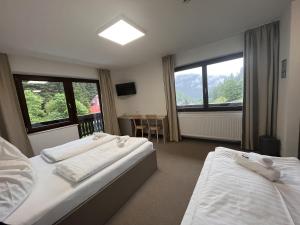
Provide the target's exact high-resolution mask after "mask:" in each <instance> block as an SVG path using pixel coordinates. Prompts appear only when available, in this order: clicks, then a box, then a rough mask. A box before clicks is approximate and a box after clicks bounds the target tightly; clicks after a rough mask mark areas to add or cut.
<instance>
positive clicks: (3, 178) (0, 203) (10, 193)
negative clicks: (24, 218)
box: [0, 137, 34, 221]
mask: <svg viewBox="0 0 300 225" xmlns="http://www.w3.org/2000/svg"><path fill="white" fill-rule="evenodd" d="M33 185H34V172H33V168H32V166H31V164H30V161H29V159H28V158H27V157H26V156H24V155H23V154H22V153H21V152H20V151H19V150H18V149H17V148H16V147H15V146H13V145H12V144H10V143H9V142H7V141H6V140H4V139H3V138H2V137H0V221H4V220H5V218H7V217H8V216H9V215H10V214H11V213H12V212H13V211H14V210H15V209H17V208H18V206H19V205H21V204H22V203H23V201H24V200H25V199H26V198H27V196H28V195H29V194H30V193H31V190H32V188H33Z"/></svg>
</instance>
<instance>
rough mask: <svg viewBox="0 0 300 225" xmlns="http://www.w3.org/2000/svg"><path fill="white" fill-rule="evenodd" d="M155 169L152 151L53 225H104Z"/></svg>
mask: <svg viewBox="0 0 300 225" xmlns="http://www.w3.org/2000/svg"><path fill="white" fill-rule="evenodd" d="M156 169H157V160H156V152H155V151H154V152H152V153H151V154H150V155H148V156H146V157H145V158H144V159H143V160H142V161H140V162H139V163H138V164H136V165H135V166H133V167H131V168H130V169H128V170H127V171H126V172H124V173H123V174H121V175H120V176H119V177H117V178H116V179H115V180H113V181H112V182H110V183H109V184H108V185H107V186H106V187H104V188H102V189H101V190H99V191H98V192H97V193H96V194H95V195H93V196H92V197H90V198H89V199H87V200H86V201H85V202H83V203H82V204H81V205H79V206H78V207H77V208H75V209H74V210H72V211H71V212H70V213H68V214H67V215H65V216H64V217H63V218H61V219H60V220H59V221H57V222H56V223H55V224H56V225H83V224H84V225H104V224H105V223H106V222H107V221H108V220H109V219H110V218H111V217H112V216H113V215H114V214H115V213H116V212H117V211H118V210H119V209H120V208H121V207H122V205H123V204H124V203H126V201H127V200H128V199H129V198H130V196H131V195H132V194H134V193H135V192H136V191H137V190H138V188H139V187H140V186H141V185H142V184H143V183H144V182H145V181H146V180H147V179H148V178H149V177H150V176H151V175H152V174H153V173H154V172H155V171H156Z"/></svg>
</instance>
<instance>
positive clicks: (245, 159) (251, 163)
mask: <svg viewBox="0 0 300 225" xmlns="http://www.w3.org/2000/svg"><path fill="white" fill-rule="evenodd" d="M252 157H253V156H252ZM234 159H235V161H236V162H237V163H238V164H240V165H241V166H243V167H245V168H247V169H249V170H252V171H254V172H256V173H258V174H260V175H261V176H263V177H265V178H267V179H268V180H270V181H276V180H278V179H279V178H280V171H279V170H277V169H275V168H273V167H269V168H267V167H265V166H263V165H262V164H261V163H259V162H257V161H255V160H252V159H251V155H250V156H249V154H247V153H243V154H240V153H239V154H236V155H235V158H234Z"/></svg>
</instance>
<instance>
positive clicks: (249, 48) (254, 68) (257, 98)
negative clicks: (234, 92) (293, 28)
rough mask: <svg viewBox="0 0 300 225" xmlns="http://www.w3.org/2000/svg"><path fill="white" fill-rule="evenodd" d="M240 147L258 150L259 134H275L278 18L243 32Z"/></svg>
mask: <svg viewBox="0 0 300 225" xmlns="http://www.w3.org/2000/svg"><path fill="white" fill-rule="evenodd" d="M244 38H245V43H244V69H245V87H244V108H243V110H244V111H243V141H242V147H243V148H245V149H249V150H258V147H259V146H258V144H259V136H261V135H268V136H276V119H277V99H278V76H279V72H278V68H279V22H274V23H271V24H267V25H264V26H261V27H258V28H256V29H252V30H249V31H247V32H245V37H244Z"/></svg>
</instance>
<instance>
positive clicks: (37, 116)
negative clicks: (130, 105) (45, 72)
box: [14, 75, 103, 137]
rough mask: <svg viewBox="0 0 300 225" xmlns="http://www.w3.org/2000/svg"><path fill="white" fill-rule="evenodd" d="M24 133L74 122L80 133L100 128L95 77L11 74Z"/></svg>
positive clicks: (100, 116) (83, 133) (99, 110)
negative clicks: (78, 77)
mask: <svg viewBox="0 0 300 225" xmlns="http://www.w3.org/2000/svg"><path fill="white" fill-rule="evenodd" d="M14 78H15V83H16V88H17V93H18V97H19V102H20V106H21V109H22V113H23V118H24V123H25V126H26V128H27V132H28V133H33V132H37V131H43V130H48V129H52V128H57V127H61V126H66V125H71V124H78V125H79V134H80V136H81V137H82V136H86V135H88V134H90V133H92V132H94V131H100V130H103V120H102V114H101V101H100V98H99V96H100V94H99V93H100V91H99V82H98V81H97V80H85V79H72V78H60V77H42V76H29V75H14Z"/></svg>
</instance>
